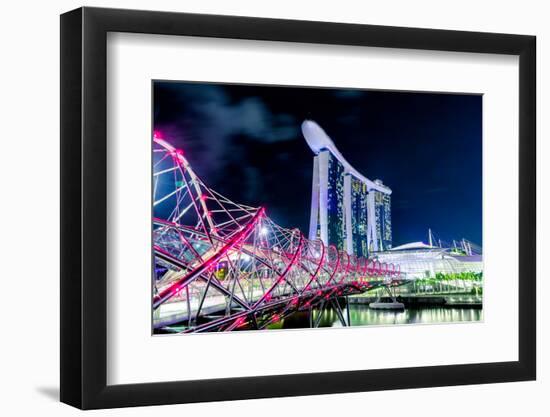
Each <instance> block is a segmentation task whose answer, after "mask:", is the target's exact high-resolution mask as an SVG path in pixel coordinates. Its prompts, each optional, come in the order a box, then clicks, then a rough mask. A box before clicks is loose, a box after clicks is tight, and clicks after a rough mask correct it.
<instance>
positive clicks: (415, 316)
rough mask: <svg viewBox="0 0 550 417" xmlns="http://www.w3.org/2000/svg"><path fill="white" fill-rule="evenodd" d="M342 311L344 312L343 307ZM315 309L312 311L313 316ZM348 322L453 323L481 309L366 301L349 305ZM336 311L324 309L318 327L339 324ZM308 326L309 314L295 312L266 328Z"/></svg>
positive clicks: (479, 315) (470, 318)
mask: <svg viewBox="0 0 550 417" xmlns="http://www.w3.org/2000/svg"><path fill="white" fill-rule="evenodd" d="M343 312H344V315H345V313H346V311H345V308H344V309H343ZM317 314H318V312H315V313H314V317H316V315H317ZM350 318H351V324H352V326H372V325H386V326H387V325H392V324H421V323H425V324H428V323H455V322H470V321H480V320H483V310H482V309H479V308H450V307H426V308H424V307H422V308H407V309H406V310H402V311H387V310H372V309H370V308H369V307H368V306H367V305H360V304H359V305H357V304H352V305H350ZM341 326H342V324H341V323H340V320H338V315H337V314H336V312H335V311H334V310H332V309H331V310H327V311H325V313H324V316H323V318H322V319H321V321H320V323H319V327H341ZM304 327H309V315H308V313H306V312H297V313H294V314H292V315H291V316H289V317H286V318H285V319H283V320H281V321H280V322H279V323H275V324H273V325H271V326H269V328H270V329H297V328H304Z"/></svg>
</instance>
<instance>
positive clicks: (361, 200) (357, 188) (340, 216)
mask: <svg viewBox="0 0 550 417" xmlns="http://www.w3.org/2000/svg"><path fill="white" fill-rule="evenodd" d="M302 132H303V134H304V137H305V139H306V141H307V143H308V145H309V147H310V148H311V149H312V150H313V152H314V153H315V156H314V158H313V184H312V197H311V216H310V227H309V238H310V239H312V240H313V239H321V240H322V241H323V243H325V244H326V245H335V246H336V247H337V248H338V249H340V250H345V251H346V252H347V253H348V254H350V255H351V254H353V255H356V256H367V255H368V254H369V253H370V252H377V251H382V250H386V249H389V248H391V244H392V232H391V198H390V195H391V190H390V189H389V188H388V187H386V186H385V185H384V184H383V183H382V181H380V180H377V181H371V180H369V179H368V178H366V177H364V176H363V175H361V174H360V173H359V172H357V171H356V170H355V169H354V168H353V167H352V166H351V165H350V164H349V163H348V162H347V161H346V160H345V159H344V157H343V156H342V154H341V153H340V152H339V151H338V149H337V148H336V146H335V145H334V143H333V142H332V140H331V139H330V138H329V137H328V136H327V134H326V133H325V132H324V131H323V129H322V128H321V127H320V126H319V125H317V124H316V123H315V122H313V121H310V120H306V121H305V122H304V123H302Z"/></svg>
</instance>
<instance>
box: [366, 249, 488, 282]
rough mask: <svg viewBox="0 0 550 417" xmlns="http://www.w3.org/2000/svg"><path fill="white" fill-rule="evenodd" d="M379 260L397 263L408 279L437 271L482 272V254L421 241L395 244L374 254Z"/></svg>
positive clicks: (430, 274)
mask: <svg viewBox="0 0 550 417" xmlns="http://www.w3.org/2000/svg"><path fill="white" fill-rule="evenodd" d="M376 258H377V259H378V260H379V261H380V262H386V263H392V264H395V265H399V267H400V268H401V272H404V273H405V274H407V278H408V279H419V278H433V277H435V276H436V274H437V273H443V274H451V273H461V272H474V273H480V272H483V255H481V254H475V255H474V254H471V255H464V254H458V253H453V250H452V248H440V247H437V246H431V245H428V244H425V243H423V242H412V243H407V244H405V245H401V246H396V247H394V248H393V249H391V250H388V251H385V252H380V253H377V254H376Z"/></svg>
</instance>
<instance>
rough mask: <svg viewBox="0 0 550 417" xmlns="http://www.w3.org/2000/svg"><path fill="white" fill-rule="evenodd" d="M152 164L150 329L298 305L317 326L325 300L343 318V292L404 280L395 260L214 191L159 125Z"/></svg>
mask: <svg viewBox="0 0 550 417" xmlns="http://www.w3.org/2000/svg"><path fill="white" fill-rule="evenodd" d="M153 165H154V167H153V213H154V218H153V231H152V233H153V246H154V248H153V249H154V260H155V261H154V273H153V299H152V307H153V327H154V329H155V331H156V332H159V331H160V332H162V331H170V332H181V333H199V332H211V331H216V332H218V331H233V330H244V329H260V330H261V329H265V328H267V327H268V326H269V325H270V324H272V323H276V322H279V321H280V320H282V319H283V318H285V317H287V316H288V315H290V314H292V313H294V312H296V311H308V312H309V313H310V324H311V326H312V327H316V326H318V325H319V321H320V317H321V315H322V314H317V319H313V316H314V315H313V314H312V313H311V312H312V311H313V310H315V311H317V312H319V311H320V312H323V311H324V310H326V309H329V308H331V309H333V310H334V311H335V312H336V314H337V315H338V317H339V319H340V321H341V322H342V324H343V325H349V324H350V320H349V314H348V317H347V319H346V317H345V313H344V312H343V309H342V304H343V303H345V302H346V299H347V297H348V296H350V295H354V294H360V293H363V292H365V291H369V290H372V289H376V288H381V287H386V289H388V290H391V287H393V286H398V285H402V284H403V283H405V282H406V278H405V276H404V274H403V273H401V271H400V268H399V266H396V265H393V264H387V263H380V262H378V261H376V260H373V259H367V258H363V257H356V256H353V255H349V254H348V253H346V252H344V251H339V250H338V249H337V248H336V247H335V246H334V245H325V244H323V242H322V241H320V240H308V239H307V238H305V237H304V235H303V234H302V233H301V232H300V230H298V229H288V228H284V227H281V226H279V225H278V224H276V223H274V222H273V221H272V220H271V219H270V218H269V217H268V215H267V213H266V210H265V209H264V208H263V207H250V206H247V205H245V204H240V203H236V202H233V201H231V200H230V199H228V198H227V197H225V196H223V195H221V194H219V193H217V192H216V191H215V190H213V189H211V188H209V187H208V186H207V185H206V184H204V183H203V181H202V180H201V178H200V177H199V176H198V175H197V173H196V172H195V171H194V170H193V168H192V167H191V165H190V164H189V162H188V160H187V159H186V158H185V155H184V152H183V151H182V150H180V149H176V148H175V147H173V146H172V145H171V144H170V143H168V142H167V141H165V140H163V139H162V138H160V137H159V136H158V135H157V134H155V136H154V139H153ZM348 313H349V310H348Z"/></svg>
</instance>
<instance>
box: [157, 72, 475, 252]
mask: <svg viewBox="0 0 550 417" xmlns="http://www.w3.org/2000/svg"><path fill="white" fill-rule="evenodd" d="M153 94H154V102H153V105H154V114H153V117H154V129H155V130H156V131H158V132H160V134H161V135H162V137H163V138H165V139H166V140H168V141H169V142H171V143H172V144H174V145H175V146H177V147H179V148H181V149H183V150H184V152H185V156H186V157H187V159H188V161H189V162H190V164H191V165H192V167H193V169H194V170H195V172H196V173H197V174H198V175H199V176H200V177H201V178H202V180H203V181H204V182H205V184H206V185H208V186H209V187H210V188H213V189H215V190H216V191H217V192H219V193H221V194H223V195H225V196H226V197H228V198H229V199H231V200H233V201H235V202H240V203H243V204H248V205H252V206H264V207H266V210H267V214H268V216H270V217H271V218H272V219H273V220H274V221H275V222H277V223H278V224H280V225H281V226H284V227H289V228H292V227H298V228H300V229H301V230H302V231H303V232H304V233H305V234H306V235H307V233H308V228H309V213H310V204H311V181H312V169H313V153H312V151H311V150H310V148H309V147H308V145H307V144H306V142H305V140H304V138H303V136H302V133H301V130H300V125H301V123H302V121H303V120H304V119H311V120H314V121H316V122H317V123H318V124H319V125H320V126H321V127H322V128H323V129H324V130H325V131H326V132H327V134H328V135H329V136H330V137H331V138H332V140H333V141H334V143H335V144H336V146H337V147H338V149H339V150H340V152H341V153H342V154H343V155H344V157H345V158H346V159H347V160H348V161H349V162H350V163H351V165H353V166H354V167H355V168H356V169H357V170H358V171H359V172H361V173H362V174H363V175H365V176H366V177H368V178H370V179H372V180H374V179H376V178H380V179H382V181H383V182H384V184H386V185H388V186H389V187H390V188H391V189H392V191H393V193H392V228H393V243H394V246H397V245H399V244H403V243H407V242H411V241H418V240H422V241H424V242H426V241H427V230H428V228H431V229H432V231H433V232H434V233H435V235H436V237H437V238H440V239H441V240H444V241H448V242H449V241H451V240H452V239H461V238H463V237H464V238H466V239H469V240H471V241H473V242H475V243H478V244H481V243H482V232H481V231H482V228H481V220H482V207H481V204H482V97H481V96H479V95H459V94H432V93H410V92H391V91H372V90H349V89H332V88H331V89H328V88H302V87H299V88H295V87H268V86H256V85H233V84H205V83H186V82H159V81H156V82H154V93H153Z"/></svg>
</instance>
